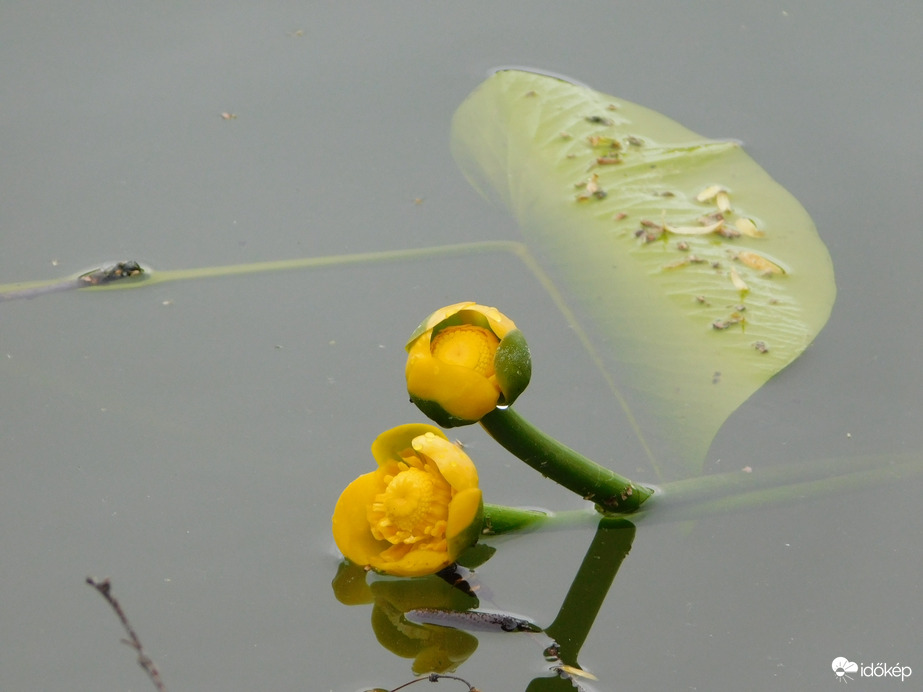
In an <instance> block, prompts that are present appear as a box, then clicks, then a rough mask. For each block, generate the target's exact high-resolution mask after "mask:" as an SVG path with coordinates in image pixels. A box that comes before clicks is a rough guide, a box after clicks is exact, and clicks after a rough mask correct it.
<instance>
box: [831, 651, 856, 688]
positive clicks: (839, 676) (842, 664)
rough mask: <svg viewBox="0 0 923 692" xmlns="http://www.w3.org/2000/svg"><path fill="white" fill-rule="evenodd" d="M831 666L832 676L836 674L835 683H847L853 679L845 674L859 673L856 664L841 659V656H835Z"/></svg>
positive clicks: (846, 659)
mask: <svg viewBox="0 0 923 692" xmlns="http://www.w3.org/2000/svg"><path fill="white" fill-rule="evenodd" d="M831 666H832V668H833V672H834V674H836V681H837V682H849V681H850V680H852V679H853V677H852V676H850V675H847V673H857V672H859V665H858V664H857V663H853V662H852V661H850V660H849V659H848V658H843V657H842V656H837V657H836V658H835V659H833V663H832V664H831Z"/></svg>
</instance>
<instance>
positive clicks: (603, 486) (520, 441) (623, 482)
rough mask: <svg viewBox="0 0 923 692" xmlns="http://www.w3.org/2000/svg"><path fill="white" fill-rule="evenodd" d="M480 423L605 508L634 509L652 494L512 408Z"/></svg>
mask: <svg viewBox="0 0 923 692" xmlns="http://www.w3.org/2000/svg"><path fill="white" fill-rule="evenodd" d="M481 426H482V427H483V428H484V429H485V430H486V431H487V432H488V434H490V436H491V437H493V438H494V439H495V440H496V441H497V442H499V443H500V444H501V445H503V446H504V447H505V448H506V449H507V450H508V451H509V452H511V453H512V454H514V455H515V456H517V457H519V458H520V459H522V460H523V461H524V462H526V464H528V465H529V466H531V467H532V468H534V469H535V470H536V471H538V472H539V473H541V474H542V475H543V476H545V477H547V478H550V479H551V480H553V481H555V482H556V483H558V484H560V485H563V486H564V487H565V488H567V489H568V490H572V491H573V492H575V493H577V494H578V495H580V497H582V498H583V499H585V500H591V501H593V502H595V503H596V506H597V508H598V509H599V510H600V511H602V512H618V513H620V514H627V513H630V512H634V511H636V510H637V509H638V508H639V507H640V506H641V504H642V503H643V502H644V501H645V500H647V498H649V497H650V496H651V495H652V494H653V490H651V489H650V488H646V487H644V486H641V485H637V484H636V483H633V482H632V481H630V480H628V479H627V478H625V477H624V476H620V475H619V474H617V473H615V471H611V470H610V469H607V468H605V467H603V466H600V465H599V464H597V463H596V462H595V461H591V460H590V459H587V458H586V457H585V456H583V455H582V454H579V453H578V452H575V451H574V450H573V449H571V448H570V447H567V446H565V445H563V444H561V443H560V442H558V441H557V440H555V439H554V438H553V437H550V436H548V435H546V434H545V433H543V432H542V431H541V430H539V429H538V428H536V427H535V426H534V425H532V424H531V423H529V422H528V421H527V420H526V419H525V418H523V417H522V416H520V415H519V414H518V413H516V412H515V411H513V409H512V408H505V409H501V408H497V409H494V410H493V411H491V412H490V413H488V414H487V415H486V416H484V417H483V418H482V419H481Z"/></svg>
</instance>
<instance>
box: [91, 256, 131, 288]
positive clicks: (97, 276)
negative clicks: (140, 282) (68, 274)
mask: <svg viewBox="0 0 923 692" xmlns="http://www.w3.org/2000/svg"><path fill="white" fill-rule="evenodd" d="M143 273H144V268H143V267H142V266H141V265H140V264H138V263H137V262H131V261H129V262H116V263H115V264H113V265H112V266H109V267H103V268H102V269H94V270H93V271H90V272H87V273H85V274H81V275H80V276H78V277H77V280H78V281H80V282H81V283H83V284H84V285H85V286H104V285H106V284H109V283H112V282H113V281H118V280H119V279H127V278H129V277H132V276H141V275H142V274H143Z"/></svg>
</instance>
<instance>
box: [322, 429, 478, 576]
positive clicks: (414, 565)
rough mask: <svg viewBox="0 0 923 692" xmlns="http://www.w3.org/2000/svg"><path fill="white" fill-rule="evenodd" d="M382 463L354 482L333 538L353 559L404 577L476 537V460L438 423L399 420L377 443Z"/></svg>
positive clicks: (452, 556)
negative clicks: (441, 428) (451, 439)
mask: <svg viewBox="0 0 923 692" xmlns="http://www.w3.org/2000/svg"><path fill="white" fill-rule="evenodd" d="M372 455H373V456H374V457H375V461H377V462H378V469H377V470H375V471H372V472H371V473H367V474H365V475H363V476H359V478H357V479H356V480H354V481H353V482H352V483H350V484H349V485H348V486H347V487H346V490H344V491H343V494H342V495H340V499H339V500H338V501H337V504H336V508H335V509H334V510H333V538H334V540H335V541H336V544H337V546H338V547H339V549H340V551H341V552H342V553H343V555H345V556H346V558H347V559H349V560H350V561H351V562H353V563H355V564H358V565H362V566H364V567H368V568H371V569H374V570H376V571H378V572H383V573H385V574H391V575H394V576H399V577H418V576H423V575H427V574H434V573H436V572H438V571H439V570H441V569H443V568H445V567H448V566H449V565H451V564H452V563H453V562H455V560H456V559H457V558H458V556H459V555H460V554H461V552H462V551H463V550H464V549H465V548H468V547H469V546H471V545H474V543H475V542H476V541H477V539H478V536H479V535H480V533H481V525H482V523H483V501H482V498H481V490H480V488H478V473H477V469H476V468H475V466H474V462H472V461H471V459H470V458H469V457H468V455H467V454H465V453H464V452H463V451H462V450H461V448H460V447H458V446H457V445H455V444H453V443H451V442H449V439H448V438H447V437H446V436H445V434H444V433H443V432H442V431H441V430H439V429H438V428H436V427H434V426H432V425H426V424H411V425H401V426H398V427H396V428H393V429H391V430H388V431H386V432H384V433H382V434H381V435H379V436H378V439H376V440H375V443H374V444H373V445H372Z"/></svg>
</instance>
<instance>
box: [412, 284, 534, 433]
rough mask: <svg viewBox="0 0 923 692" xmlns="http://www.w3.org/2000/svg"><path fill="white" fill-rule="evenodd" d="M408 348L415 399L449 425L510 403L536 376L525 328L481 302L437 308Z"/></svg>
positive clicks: (471, 420) (473, 420) (463, 422)
mask: <svg viewBox="0 0 923 692" xmlns="http://www.w3.org/2000/svg"><path fill="white" fill-rule="evenodd" d="M407 352H408V357H407V367H406V376H407V391H408V393H409V394H410V399H411V401H413V402H414V403H415V404H416V405H417V406H418V407H419V408H420V410H421V411H423V413H425V414H426V415H427V416H429V417H430V418H431V419H432V420H434V421H436V422H437V423H439V425H441V426H443V427H446V428H451V427H454V426H457V425H468V424H470V423H476V422H477V421H479V420H480V419H481V418H483V417H484V416H485V415H487V414H488V413H490V412H491V411H493V410H494V409H495V408H496V407H497V406H509V405H510V404H512V403H513V401H515V400H516V397H518V396H519V395H520V394H521V393H522V392H523V390H524V389H525V388H526V387H527V386H528V384H529V379H530V378H531V377H532V358H531V355H530V353H529V346H528V344H527V343H526V340H525V337H524V336H523V335H522V332H520V331H519V329H517V328H516V325H515V324H514V323H513V320H511V319H510V318H509V317H507V316H506V315H504V314H503V313H501V312H500V311H499V310H497V309H496V308H491V307H487V306H486V305H478V304H477V303H471V302H467V303H456V304H455V305H449V306H448V307H444V308H441V309H440V310H437V311H436V312H434V313H433V314H432V315H430V316H429V317H427V318H426V319H425V320H424V321H423V322H422V324H420V326H419V327H417V328H416V330H415V331H414V333H413V334H412V335H411V337H410V341H409V342H408V343H407Z"/></svg>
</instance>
